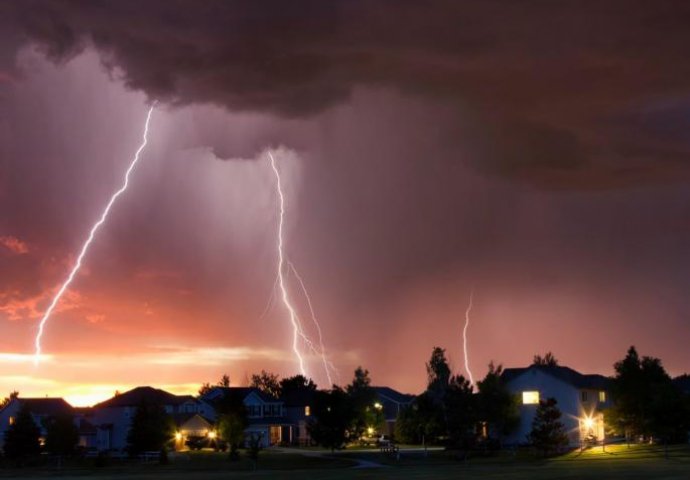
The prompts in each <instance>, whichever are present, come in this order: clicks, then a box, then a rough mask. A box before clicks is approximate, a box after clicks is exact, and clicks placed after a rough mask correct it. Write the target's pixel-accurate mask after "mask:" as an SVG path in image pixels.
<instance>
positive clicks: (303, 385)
mask: <svg viewBox="0 0 690 480" xmlns="http://www.w3.org/2000/svg"><path fill="white" fill-rule="evenodd" d="M300 391H309V392H315V391H316V384H315V383H314V381H313V380H312V379H311V378H307V377H305V376H304V375H294V376H292V377H287V378H283V379H282V380H281V381H280V394H281V395H283V396H284V395H289V394H291V393H294V392H300Z"/></svg>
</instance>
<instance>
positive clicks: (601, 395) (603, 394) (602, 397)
mask: <svg viewBox="0 0 690 480" xmlns="http://www.w3.org/2000/svg"><path fill="white" fill-rule="evenodd" d="M599 402H601V403H604V402H606V392H604V391H603V390H602V391H601V392H599Z"/></svg>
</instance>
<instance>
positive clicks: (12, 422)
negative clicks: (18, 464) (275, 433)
mask: <svg viewBox="0 0 690 480" xmlns="http://www.w3.org/2000/svg"><path fill="white" fill-rule="evenodd" d="M307 408H308V407H307ZM10 425H14V417H10Z"/></svg>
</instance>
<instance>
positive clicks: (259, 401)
mask: <svg viewBox="0 0 690 480" xmlns="http://www.w3.org/2000/svg"><path fill="white" fill-rule="evenodd" d="M228 397H230V398H234V399H235V400H239V401H241V402H242V403H243V404H244V406H245V408H246V409H247V417H248V420H249V425H248V426H247V428H246V429H245V431H244V433H245V437H246V438H247V439H249V438H251V437H258V438H260V439H261V445H262V446H264V447H268V446H270V445H278V444H281V443H293V442H294V441H295V438H296V436H295V429H294V427H295V426H294V425H293V424H292V423H291V422H290V420H289V419H288V418H287V417H286V415H285V414H286V411H285V405H284V403H283V401H282V400H279V399H277V398H275V397H273V396H271V395H269V394H267V393H264V392H262V391H261V390H259V389H258V388H253V387H213V388H211V389H210V390H209V391H208V392H206V393H205V394H204V395H202V396H201V400H202V401H204V402H206V403H208V404H210V405H217V404H218V402H220V401H222V400H223V399H224V398H225V399H228Z"/></svg>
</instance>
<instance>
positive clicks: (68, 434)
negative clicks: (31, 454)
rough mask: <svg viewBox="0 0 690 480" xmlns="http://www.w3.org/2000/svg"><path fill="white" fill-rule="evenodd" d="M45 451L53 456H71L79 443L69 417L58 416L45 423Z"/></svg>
mask: <svg viewBox="0 0 690 480" xmlns="http://www.w3.org/2000/svg"><path fill="white" fill-rule="evenodd" d="M46 430H47V432H46V446H45V448H46V451H47V452H49V453H52V454H53V455H72V454H73V453H74V450H75V447H76V446H77V443H78V442H79V430H78V429H77V426H76V425H75V424H74V418H72V416H71V415H59V416H57V417H55V418H51V419H50V420H48V421H47V426H46Z"/></svg>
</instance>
